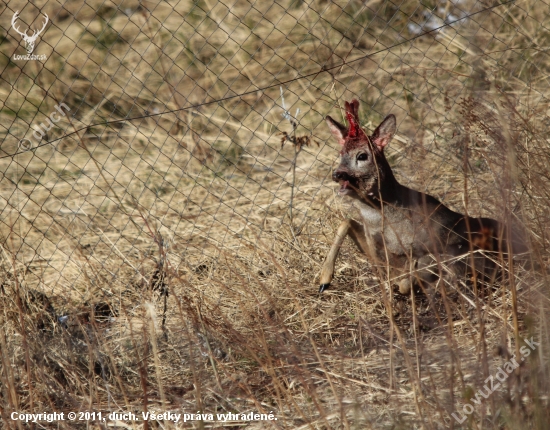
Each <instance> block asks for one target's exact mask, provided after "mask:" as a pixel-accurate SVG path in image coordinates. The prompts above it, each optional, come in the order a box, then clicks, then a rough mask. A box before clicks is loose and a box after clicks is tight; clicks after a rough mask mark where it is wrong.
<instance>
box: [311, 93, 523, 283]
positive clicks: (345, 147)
mask: <svg viewBox="0 0 550 430" xmlns="http://www.w3.org/2000/svg"><path fill="white" fill-rule="evenodd" d="M345 107H346V117H347V120H348V123H349V127H346V126H344V125H342V124H340V123H338V122H337V121H335V120H334V119H332V118H331V117H330V116H327V118H326V121H327V124H328V126H329V128H330V130H331V132H332V134H333V136H334V137H335V138H336V139H337V141H338V142H339V143H340V145H342V151H341V161H340V165H339V166H338V168H337V169H336V170H335V171H334V172H333V175H332V178H333V180H334V181H336V182H339V183H340V185H341V189H340V193H341V194H344V195H348V196H349V197H351V198H352V199H354V202H355V206H356V207H357V208H358V209H359V213H360V219H359V220H358V221H356V220H346V221H344V222H343V223H342V225H341V226H340V228H339V229H338V234H337V236H336V240H335V242H334V244H333V245H332V248H331V250H330V252H329V255H328V256H327V259H326V261H325V263H324V265H323V268H322V271H321V278H320V283H321V288H320V292H322V291H324V290H325V289H327V288H328V286H329V285H330V282H331V281H332V276H333V273H334V264H335V260H336V257H337V255H338V251H339V249H340V246H341V244H342V242H343V240H344V238H345V237H346V235H350V236H351V237H352V238H353V239H354V242H355V243H356V244H357V245H358V247H359V249H360V250H361V251H362V252H364V253H365V254H366V255H367V257H368V258H369V259H370V261H371V262H372V263H374V264H382V265H388V264H389V266H390V268H391V269H393V270H394V271H395V270H396V271H397V273H398V274H400V273H410V276H409V277H408V278H407V279H405V280H403V281H402V282H401V283H400V291H401V292H402V293H407V292H408V291H409V290H410V287H411V286H412V285H413V283H416V284H418V283H422V282H432V281H433V280H435V279H437V277H435V276H434V275H433V274H432V271H430V270H427V269H425V268H426V267H427V266H430V265H433V264H434V262H437V261H441V260H442V259H445V258H448V257H456V256H460V255H464V254H467V253H468V252H469V251H475V250H485V251H493V252H498V253H509V252H510V251H512V252H514V253H518V252H525V251H526V247H525V244H524V242H523V241H522V240H521V238H520V237H519V236H518V235H517V234H516V233H515V232H511V231H509V230H508V229H507V228H506V226H505V225H503V224H501V223H499V222H497V221H496V220H494V219H491V218H472V217H469V216H466V215H462V214H460V213H458V212H454V211H452V210H451V209H449V208H448V207H447V206H445V205H444V204H443V203H441V202H440V201H438V200H437V199H436V198H435V197H432V196H430V195H428V194H424V193H421V192H418V191H415V190H413V189H410V188H407V187H405V186H403V185H401V184H400V183H399V182H398V181H397V179H396V178H395V176H394V174H393V172H392V170H391V168H390V165H389V164H388V161H387V160H386V157H385V155H384V148H385V146H386V145H387V144H388V143H389V142H390V140H391V138H392V137H393V135H394V133H395V131H396V120H395V117H394V116H393V115H388V116H387V117H386V118H385V119H384V121H382V123H381V124H380V125H379V126H378V127H377V128H376V130H375V131H374V133H373V134H372V136H370V137H369V136H367V134H366V133H365V132H364V131H363V130H362V129H361V128H360V126H359V117H358V109H359V102H358V101H357V100H353V101H352V102H351V103H347V102H346V105H345ZM508 235H510V237H511V239H512V240H511V241H510V242H508V240H507V238H508ZM477 257H478V256H477V254H476V258H474V257H472V258H469V259H463V260H469V261H470V262H469V263H462V265H459V264H457V263H455V267H454V269H455V271H456V272H459V273H460V272H462V273H463V274H464V272H465V271H466V272H467V271H468V269H469V268H470V269H471V268H472V267H474V269H473V270H474V271H478V272H479V271H485V270H486V269H487V267H493V268H494V264H493V265H492V264H491V262H490V260H489V259H487V258H481V259H480V258H477ZM411 269H412V271H411Z"/></svg>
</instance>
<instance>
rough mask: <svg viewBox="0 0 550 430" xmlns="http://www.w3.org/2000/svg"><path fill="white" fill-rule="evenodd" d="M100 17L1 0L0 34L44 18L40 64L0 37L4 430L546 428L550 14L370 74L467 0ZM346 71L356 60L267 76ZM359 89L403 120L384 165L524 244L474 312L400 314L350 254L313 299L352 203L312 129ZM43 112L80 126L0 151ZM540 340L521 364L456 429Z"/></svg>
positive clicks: (428, 309) (444, 40) (467, 308)
mask: <svg viewBox="0 0 550 430" xmlns="http://www.w3.org/2000/svg"><path fill="white" fill-rule="evenodd" d="M92 3H93V2H86V3H81V2H70V3H66V4H65V5H64V6H63V7H62V8H61V9H59V6H58V5H53V4H50V3H47V2H35V5H36V7H35V6H33V5H31V4H30V3H29V4H26V3H25V4H23V3H21V4H19V2H17V1H15V2H10V3H9V4H8V7H7V8H5V9H4V10H3V11H2V14H1V15H0V25H1V26H2V27H3V28H5V29H7V28H9V26H10V20H11V17H12V15H13V12H14V11H15V10H20V11H22V13H21V19H22V20H23V21H24V22H28V21H30V20H32V19H33V17H35V16H38V9H37V7H42V6H43V7H42V11H43V12H46V13H48V15H49V16H50V18H51V24H50V25H49V27H48V29H47V32H46V33H45V34H44V35H43V36H42V38H41V41H40V42H39V43H37V47H36V50H35V53H37V54H42V53H45V54H47V55H48V60H47V61H46V63H45V64H44V68H41V67H40V66H39V64H37V63H36V62H32V61H29V62H20V61H12V60H10V59H9V57H8V55H10V54H8V52H9V53H12V52H13V53H18V54H22V53H23V47H22V46H21V47H20V46H18V43H19V41H20V39H19V37H18V36H15V33H12V32H11V30H10V33H9V34H10V36H9V37H8V38H7V39H5V41H4V43H3V44H2V46H3V49H2V54H0V70H2V72H1V77H2V80H3V83H4V84H3V85H2V86H1V87H0V98H1V99H2V101H3V109H2V111H0V135H1V136H2V138H3V142H2V145H1V146H0V157H2V158H0V172H1V174H2V175H1V176H0V238H1V239H0V244H1V247H2V249H1V250H0V252H1V268H0V282H1V290H0V301H1V303H2V304H1V305H0V309H1V313H0V327H2V329H1V331H0V348H1V351H2V352H1V362H0V375H1V376H0V378H1V381H2V383H1V384H0V386H1V391H0V402H1V404H2V407H1V408H0V409H1V411H2V412H1V413H2V421H3V422H4V425H5V426H6V427H8V428H25V425H23V424H21V423H18V422H16V421H12V420H10V418H9V414H10V413H11V411H21V412H23V411H24V412H29V413H31V412H33V413H38V412H43V411H46V412H49V411H58V412H61V411H65V412H68V411H102V412H103V413H104V414H107V413H109V412H134V413H136V414H141V412H142V411H157V412H160V411H177V412H179V413H196V412H197V411H202V412H204V413H225V412H239V413H248V412H250V411H257V412H259V413H269V412H271V411H273V413H274V414H275V416H276V417H277V418H278V419H277V421H273V422H247V421H235V422H233V423H231V424H229V423H221V422H208V421H205V422H201V421H192V422H187V423H185V424H182V423H181V422H180V423H179V424H177V425H176V426H175V427H177V428H229V427H231V428H241V427H242V428H245V427H247V428H293V429H294V428H300V429H301V428H303V429H328V428H357V429H363V428H372V429H379V428H403V429H409V428H426V429H443V428H473V429H481V428H490V429H493V428H494V429H497V428H498V429H518V428H526V427H527V428H537V429H544V428H546V427H545V426H546V423H547V422H548V418H549V417H548V391H549V388H550V387H549V382H550V378H549V374H548V371H549V368H548V356H549V355H548V351H547V347H546V345H548V342H547V340H549V337H550V332H549V331H548V322H549V321H548V317H547V316H546V314H547V311H548V308H549V305H548V277H547V276H548V275H547V268H548V264H549V257H550V254H549V251H548V246H549V238H548V236H547V231H548V229H547V226H548V209H547V208H548V206H549V205H550V195H549V194H548V190H549V189H550V188H549V179H550V178H549V175H548V168H547V166H548V164H549V163H550V151H549V149H548V148H549V142H548V137H547V136H548V125H549V124H548V96H549V92H548V89H547V87H548V85H547V76H548V72H549V70H548V65H549V64H550V61H549V58H548V55H547V53H546V49H547V46H548V42H549V41H550V36H549V33H548V30H547V29H548V27H549V24H550V16H549V15H548V10H549V8H548V5H547V4H545V3H544V2H542V1H535V0H526V1H517V2H515V3H514V4H513V5H506V6H501V7H498V8H496V9H494V10H492V11H490V12H484V13H482V14H479V15H476V16H475V18H472V19H469V20H467V21H465V22H463V23H462V24H460V25H455V26H453V27H447V28H445V29H444V30H442V31H439V32H437V33H434V34H431V35H429V36H424V37H421V38H419V39H416V40H415V41H413V42H409V43H405V44H402V45H399V46H396V47H395V48H392V49H390V50H388V51H384V52H381V53H379V54H376V55H373V56H372V57H369V58H362V57H364V56H365V55H366V54H367V53H370V52H374V51H378V50H380V49H383V48H385V47H388V46H391V45H394V44H396V43H398V42H401V41H403V40H405V39H408V38H411V37H414V36H415V35H417V34H418V31H419V27H418V26H417V25H416V24H414V23H422V22H424V21H426V17H427V15H426V11H427V10H428V7H434V6H436V10H435V12H436V14H437V15H439V16H443V15H446V14H447V15H448V14H451V15H453V16H454V17H461V16H463V15H464V14H466V13H471V12H474V11H477V10H479V9H481V8H482V7H483V6H482V5H481V3H479V2H473V1H472V2H470V1H465V2H460V3H458V4H457V5H454V6H453V5H452V4H451V3H450V2H449V3H447V2H445V3H443V2H441V4H439V3H437V2H434V3H433V4H431V5H424V6H421V7H420V8H419V7H418V3H417V2H412V1H411V2H404V3H403V4H401V5H400V6H399V8H397V7H396V6H395V5H394V4H392V3H385V2H381V1H374V2H359V1H351V2H349V3H348V2H345V1H344V2H339V1H337V2H324V1H321V0H315V1H310V2H301V1H287V2H283V3H281V2H277V3H273V2H255V3H248V2H244V1H241V2H237V3H235V4H234V5H229V4H228V5H227V6H225V5H224V4H222V3H216V2H214V1H213V0H198V1H195V2H192V1H188V0H184V1H180V2H161V3H158V4H157V3H153V2H141V3H140V4H138V2H136V1H125V2H122V3H120V4H118V5H117V4H115V3H113V2H109V1H107V2H99V3H98V5H100V6H98V7H97V8H95V9H93V8H92V7H91V6H90V4H92ZM25 20H27V21H25ZM440 24H441V22H439V21H437V20H431V21H428V22H427V23H426V27H425V29H431V28H432V27H433V26H436V25H440ZM343 60H346V61H351V60H357V61H355V62H353V63H351V64H350V65H348V66H345V67H341V68H334V69H331V70H329V71H328V72H322V73H319V74H316V75H314V76H311V77H309V78H307V79H299V80H295V81H292V82H289V83H287V84H285V85H281V86H280V85H279V83H280V82H286V81H288V80H290V79H293V78H296V77H299V76H302V75H306V74H309V73H313V72H317V71H319V70H320V68H322V67H333V66H336V65H338V64H340V63H341V62H342V61H343ZM266 87H267V89H264V90H261V91H256V90H258V89H261V88H266ZM280 87H282V88H283V91H284V98H285V104H284V106H283V103H282V100H281V97H280V91H281V90H280ZM239 94H245V95H242V96H239V97H233V96H235V95H239ZM352 97H358V98H360V99H361V101H362V105H361V106H362V107H361V109H362V111H361V115H363V118H364V121H363V124H364V126H365V127H366V128H368V129H371V130H372V129H373V128H374V126H376V125H377V123H378V122H379V121H380V120H381V119H382V118H383V117H384V116H385V115H386V114H387V113H389V112H392V113H394V114H395V115H396V116H397V117H398V121H399V132H398V136H397V137H396V139H394V141H393V142H392V144H391V148H390V149H389V152H388V156H389V159H390V162H391V164H392V166H393V167H394V169H395V171H396V173H397V175H398V176H399V178H400V180H401V181H402V182H403V183H404V184H406V185H408V186H411V187H413V188H415V189H418V190H421V191H428V192H429V193H430V194H432V195H435V196H437V197H438V198H440V199H441V200H443V201H444V202H445V203H446V204H448V205H449V206H450V207H452V208H453V209H456V210H460V211H462V212H465V211H467V212H468V213H469V214H470V215H472V216H474V215H485V216H492V217H495V218H498V219H500V220H503V221H508V222H513V223H515V224H518V225H520V226H522V227H523V228H524V229H525V230H526V232H527V234H528V237H529V238H530V241H531V244H532V253H531V258H530V260H531V261H530V263H532V264H531V265H530V267H529V266H523V265H516V266H515V267H513V268H511V267H510V266H506V267H504V272H505V276H504V278H503V279H502V280H500V282H499V285H498V288H496V289H495V290H494V291H492V292H491V293H488V294H486V295H480V294H479V295H477V294H475V292H474V289H473V288H472V287H471V286H469V285H466V284H465V281H464V280H460V279H459V280H456V282H455V283H454V284H452V285H445V286H444V285H439V286H438V287H437V288H436V289H435V290H434V291H432V292H429V293H428V294H426V295H419V296H417V297H414V299H413V298H410V297H398V296H396V295H394V294H393V293H392V289H391V288H389V287H388V282H386V280H385V279H383V278H382V279H381V278H379V277H378V276H376V274H377V273H376V272H375V271H374V270H373V268H371V267H370V266H369V264H368V262H367V261H366V260H365V259H364V258H363V257H362V256H361V255H358V254H357V253H356V252H355V251H354V249H353V248H352V245H351V244H350V243H347V242H346V244H345V245H344V247H343V249H342V253H341V256H340V259H339V262H338V272H337V274H336V278H335V281H334V283H333V287H331V289H330V290H329V291H328V292H327V293H325V294H323V295H322V296H319V295H317V275H318V271H319V269H320V265H321V263H322V261H323V259H324V256H325V254H326V252H327V251H328V247H329V245H330V243H331V241H332V236H333V234H334V231H335V228H336V226H337V225H338V223H339V221H340V220H341V219H342V218H343V217H345V216H347V211H348V209H349V208H348V207H347V206H346V202H341V201H340V200H339V198H337V197H336V195H335V193H334V187H333V185H332V184H331V181H330V173H331V170H332V166H333V164H334V163H335V162H336V159H337V149H336V147H335V144H333V143H332V142H330V140H329V139H328V130H327V129H326V127H325V126H324V123H323V121H322V119H323V117H324V116H325V115H326V114H328V113H329V112H330V114H331V115H333V116H334V115H338V112H339V111H340V109H339V107H338V106H339V105H340V103H342V102H343V100H348V99H351V98H352ZM212 100H221V101H219V102H217V103H210V102H211V101H212ZM60 102H63V103H65V104H67V105H68V106H69V107H70V109H71V111H70V116H67V117H65V118H63V119H62V120H61V121H60V122H59V123H57V124H56V127H55V128H53V129H52V130H51V131H50V132H49V134H48V136H47V139H48V140H50V141H52V140H55V139H57V138H59V137H61V136H64V135H65V134H67V133H72V132H74V131H75V130H79V131H77V132H75V133H74V134H72V135H71V136H69V137H66V138H63V139H61V140H56V141H55V143H53V144H48V145H44V146H41V147H38V148H35V149H34V150H33V151H28V152H24V153H19V154H15V153H16V152H17V143H18V141H19V140H20V139H21V138H23V137H27V138H29V137H30V134H31V133H32V130H29V125H37V124H39V123H40V122H44V121H45V117H46V115H49V114H50V113H51V112H52V111H53V110H54V106H55V105H56V104H58V103H60ZM298 109H299V113H298V114H296V112H297V110H298ZM285 110H286V111H288V112H289V113H290V115H292V116H296V121H297V125H296V127H294V126H293V125H292V123H291V121H289V119H288V117H287V118H284V115H283V114H284V113H285ZM167 111H174V112H171V113H165V114H162V115H157V114H159V113H162V112H167ZM148 114H153V116H149V117H145V118H140V119H134V120H128V121H124V122H118V123H114V124H110V125H105V124H104V123H105V121H108V120H118V119H123V118H132V117H141V116H147V115H148ZM91 124H96V125H95V126H91V127H88V126H89V125H91ZM83 127H84V128H83ZM281 133H286V134H281ZM281 136H283V137H285V136H286V139H285V142H283V143H284V145H281ZM44 141H45V140H44ZM44 141H43V142H44ZM293 142H294V143H296V142H303V143H305V142H307V143H309V144H308V145H304V146H302V147H300V149H299V150H297V149H296V148H295V147H293ZM316 142H319V145H317V144H316ZM14 154H15V155H14ZM294 166H295V169H294ZM291 196H292V197H291ZM291 200H292V210H289V209H290V208H289V204H290V201H291ZM291 214H292V215H291ZM510 269H512V270H510ZM165 292H167V293H168V297H167V299H166V296H163V293H165ZM60 316H63V317H65V316H67V317H68V318H66V321H65V318H62V320H60V319H59V317H60ZM62 321H63V322H62ZM531 336H533V337H534V339H535V340H536V341H537V342H539V343H540V346H539V347H537V350H536V352H537V354H532V355H531V356H530V357H529V359H528V360H526V361H525V362H522V363H521V366H520V367H519V368H518V369H516V370H515V371H514V373H513V375H512V376H511V377H509V378H508V379H507V380H506V382H505V383H504V384H502V386H501V387H500V388H499V390H497V392H495V393H494V394H492V395H491V396H490V397H489V398H488V399H487V400H483V401H482V404H481V405H479V406H475V409H474V413H473V414H472V415H470V416H469V418H468V419H467V420H466V421H464V422H463V423H462V424H458V423H457V422H455V420H454V419H453V418H451V413H452V412H454V411H457V410H462V405H463V404H464V403H466V402H468V401H469V399H470V398H471V397H472V396H473V395H475V393H476V392H477V390H478V389H481V388H482V387H483V385H484V383H485V382H484V381H485V379H486V378H487V377H488V376H489V375H494V374H495V373H496V371H497V368H498V367H499V366H501V365H502V364H503V363H504V362H505V361H506V360H507V359H508V357H509V355H510V354H514V353H516V354H517V353H518V352H517V351H518V349H519V348H520V347H521V346H522V345H523V342H522V341H521V340H520V339H523V338H528V339H530V338H531ZM42 424H44V426H46V427H47V426H49V425H50V426H52V427H57V426H59V427H61V428H75V427H77V428H80V427H82V428H84V427H85V425H86V424H85V423H78V425H75V423H69V422H58V423H55V425H54V424H48V423H42ZM111 424H114V423H111ZM117 425H120V426H127V427H129V428H136V429H141V428H146V427H154V426H155V425H156V424H154V423H152V422H150V423H144V422H143V421H139V422H135V423H132V422H125V423H118V424H117ZM159 425H160V426H166V427H167V428H170V427H174V425H172V424H170V423H168V422H166V423H164V424H162V423H161V424H159ZM89 426H90V427H92V428H105V427H104V425H103V424H101V423H98V422H95V421H94V422H91V423H90V424H89Z"/></svg>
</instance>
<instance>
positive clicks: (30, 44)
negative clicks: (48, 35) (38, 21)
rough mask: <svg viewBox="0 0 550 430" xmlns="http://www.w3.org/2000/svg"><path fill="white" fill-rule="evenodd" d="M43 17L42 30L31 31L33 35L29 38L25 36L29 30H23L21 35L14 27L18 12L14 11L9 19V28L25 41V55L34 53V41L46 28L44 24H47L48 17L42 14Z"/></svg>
mask: <svg viewBox="0 0 550 430" xmlns="http://www.w3.org/2000/svg"><path fill="white" fill-rule="evenodd" d="M44 16H45V17H46V21H44V25H43V26H42V28H41V29H40V30H32V32H33V33H32V35H30V36H29V35H28V34H27V31H29V30H25V32H24V33H23V32H22V31H21V30H19V28H18V27H17V26H16V21H17V18H19V11H16V12H15V13H14V14H13V18H12V19H11V26H12V27H13V29H14V30H15V31H17V33H19V34H20V35H21V37H22V38H23V40H24V41H25V48H26V49H27V53H28V54H29V55H31V54H32V51H34V44H35V42H36V39H37V38H38V36H40V33H42V32H43V31H44V29H45V28H46V24H48V20H49V18H48V15H46V14H44Z"/></svg>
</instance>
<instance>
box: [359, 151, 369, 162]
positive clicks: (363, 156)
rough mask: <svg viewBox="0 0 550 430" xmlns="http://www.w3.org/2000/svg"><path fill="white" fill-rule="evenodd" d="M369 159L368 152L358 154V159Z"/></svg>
mask: <svg viewBox="0 0 550 430" xmlns="http://www.w3.org/2000/svg"><path fill="white" fill-rule="evenodd" d="M368 159H369V154H367V153H366V152H363V153H362V154H359V155H358V156H357V161H366V160H368Z"/></svg>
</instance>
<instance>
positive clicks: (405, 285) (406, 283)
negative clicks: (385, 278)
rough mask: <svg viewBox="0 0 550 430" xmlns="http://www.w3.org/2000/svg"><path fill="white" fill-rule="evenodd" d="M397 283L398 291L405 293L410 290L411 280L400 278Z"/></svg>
mask: <svg viewBox="0 0 550 430" xmlns="http://www.w3.org/2000/svg"><path fill="white" fill-rule="evenodd" d="M397 285H398V286H399V293H401V294H403V295H405V294H409V293H410V292H411V288H412V282H411V280H410V279H409V278H405V279H401V281H399V284H397Z"/></svg>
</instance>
